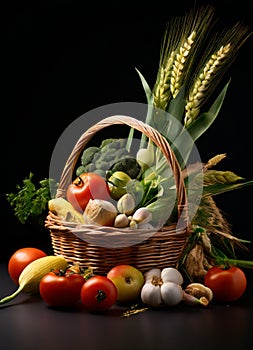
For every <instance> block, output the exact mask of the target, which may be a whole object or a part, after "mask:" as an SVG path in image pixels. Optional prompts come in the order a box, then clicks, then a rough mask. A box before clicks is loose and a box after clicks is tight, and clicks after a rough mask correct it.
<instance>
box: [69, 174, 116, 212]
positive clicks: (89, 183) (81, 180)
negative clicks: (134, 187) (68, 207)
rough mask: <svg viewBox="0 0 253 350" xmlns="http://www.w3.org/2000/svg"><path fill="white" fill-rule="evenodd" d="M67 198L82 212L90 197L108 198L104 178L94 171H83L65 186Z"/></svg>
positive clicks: (108, 193) (108, 194) (107, 189)
mask: <svg viewBox="0 0 253 350" xmlns="http://www.w3.org/2000/svg"><path fill="white" fill-rule="evenodd" d="M66 197H67V200H68V201H69V202H70V203H71V204H72V205H73V207H74V208H75V209H76V210H78V211H80V212H83V211H84V209H85V207H86V205H87V204H88V202H89V200H90V199H104V200H109V199H110V192H109V188H108V185H107V182H106V181H105V179H104V178H103V177H102V176H100V175H99V174H96V173H83V174H81V175H80V176H78V177H77V178H76V179H75V180H74V181H73V182H72V183H71V184H70V185H69V186H68V188H67V193H66Z"/></svg>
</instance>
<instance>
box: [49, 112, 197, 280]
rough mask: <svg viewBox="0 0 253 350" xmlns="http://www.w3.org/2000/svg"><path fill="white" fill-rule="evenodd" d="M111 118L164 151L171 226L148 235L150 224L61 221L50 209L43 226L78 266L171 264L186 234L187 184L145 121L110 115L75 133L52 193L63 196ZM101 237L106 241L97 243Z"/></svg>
mask: <svg viewBox="0 0 253 350" xmlns="http://www.w3.org/2000/svg"><path fill="white" fill-rule="evenodd" d="M115 124H120V125H126V126H128V127H132V128H134V129H135V130H137V131H140V132H141V133H144V134H145V135H146V136H147V137H148V138H149V139H151V140H152V141H153V142H154V143H155V144H156V146H157V147H159V148H160V150H161V151H162V152H163V154H164V156H165V157H166V159H167V161H168V164H169V166H170V167H171V169H172V171H173V174H174V178H175V185H176V189H177V207H178V221H177V222H175V223H174V224H171V225H169V226H163V227H162V228H161V229H159V230H158V231H157V232H155V233H154V234H152V235H150V233H149V232H148V230H141V229H130V228H127V229H118V228H114V227H105V226H92V225H84V224H82V225H80V224H76V223H73V222H65V221H62V220H61V219H60V218H59V217H57V216H55V215H54V214H53V213H51V212H49V214H48V216H47V218H46V221H45V226H46V227H47V228H48V229H49V231H50V235H51V242H52V247H53V250H54V254H55V255H60V254H61V255H63V256H64V257H65V258H66V259H67V260H68V261H69V262H71V263H77V264H79V265H80V266H82V267H90V268H92V269H93V270H94V272H95V273H97V274H106V273H107V272H108V271H109V270H110V268H112V267H113V266H116V265H119V264H130V265H133V266H135V267H137V268H138V269H140V270H141V271H142V272H145V271H147V270H148V269H150V268H153V267H157V268H164V267H168V266H171V267H175V266H176V265H177V263H178V260H179V258H180V256H181V254H182V251H183V249H184V247H185V244H186V243H187V240H188V237H189V234H190V224H189V220H188V211H187V196H186V190H185V186H184V180H183V178H182V173H181V169H180V166H179V164H178V162H177V160H176V157H175V155H174V153H173V151H172V149H171V147H170V145H169V143H168V142H167V141H166V139H165V138H164V137H163V136H161V134H160V133H159V132H158V131H157V130H155V129H154V128H152V127H150V126H149V125H147V124H145V123H143V122H141V121H139V120H137V119H135V118H131V117H125V116H112V117H108V118H105V119H103V120H102V121H100V122H98V123H97V124H95V125H93V126H92V127H91V128H89V129H88V130H87V131H86V132H85V133H84V134H83V135H82V136H81V137H80V138H79V140H78V142H77V143H76V145H75V147H74V149H73V151H72V152H71V154H70V156H69V158H68V160H67V162H66V165H65V167H64V170H63V172H62V176H61V179H60V183H59V187H58V191H57V194H56V197H63V198H65V193H66V189H67V187H68V185H69V184H70V183H71V182H72V176H73V173H74V169H75V167H76V164H77V161H78V160H79V158H80V155H81V153H82V152H83V150H84V149H85V146H86V145H87V143H88V141H89V140H90V139H91V138H92V137H93V136H94V135H95V134H96V133H97V132H98V131H100V130H102V129H103V128H106V127H109V126H112V125H115ZM140 237H141V239H140ZM128 239H131V245H128V244H125V243H126V242H127V240H128ZM134 240H136V243H134ZM101 242H105V244H102V245H101ZM108 242H110V244H108ZM113 242H117V245H116V246H114V244H113ZM119 242H122V244H119Z"/></svg>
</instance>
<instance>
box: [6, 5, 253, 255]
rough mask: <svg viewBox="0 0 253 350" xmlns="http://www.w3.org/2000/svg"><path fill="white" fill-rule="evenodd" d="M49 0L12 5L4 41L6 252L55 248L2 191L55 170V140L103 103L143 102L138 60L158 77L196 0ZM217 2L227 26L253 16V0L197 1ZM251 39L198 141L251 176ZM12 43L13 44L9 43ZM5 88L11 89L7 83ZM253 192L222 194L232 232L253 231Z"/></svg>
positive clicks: (205, 153) (206, 154)
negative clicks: (162, 55) (169, 34)
mask: <svg viewBox="0 0 253 350" xmlns="http://www.w3.org/2000/svg"><path fill="white" fill-rule="evenodd" d="M86 3H87V2H85V1H70V0H62V1H60V0H59V1H57V0H52V1H48V2H47V1H36V2H33V4H32V5H31V4H26V3H25V2H21V3H19V4H18V5H9V8H8V9H7V11H6V12H4V13H3V14H4V17H5V31H4V41H3V43H2V56H3V58H4V63H3V64H2V77H3V80H2V107H3V106H4V107H6V108H4V109H3V108H2V111H4V112H2V138H1V141H2V142H1V144H2V152H1V155H2V167H1V172H2V181H1V212H0V225H1V244H0V259H7V258H8V257H9V256H10V254H11V253H12V252H13V251H15V249H17V248H20V247H24V246H36V247H40V248H43V249H46V250H47V251H48V252H50V250H51V246H50V240H49V234H48V232H47V230H46V229H44V228H39V227H38V226H36V225H33V224H29V225H21V224H20V223H19V222H18V221H17V219H16V218H15V217H14V214H13V212H12V210H11V209H10V206H9V204H8V203H7V201H6V198H5V194H6V193H11V192H15V191H16V185H17V184H21V183H22V180H23V179H24V178H25V177H27V176H28V175H29V172H30V171H31V172H33V173H34V174H35V179H36V180H38V179H39V180H40V179H43V178H45V177H48V170H49V162H50V158H51V154H52V151H53V149H54V146H55V144H56V142H57V140H58V138H59V136H60V135H61V134H62V132H63V131H64V130H65V128H66V127H67V126H68V125H69V124H70V123H71V122H72V121H74V120H75V119H76V118H78V117H79V116H80V115H82V114H84V113H86V112H87V111H89V110H91V109H94V108H97V107H99V106H102V105H106V104H110V103H117V102H129V101H130V102H143V103H145V96H144V92H143V89H142V86H141V83H140V80H139V77H138V76H137V73H136V71H135V67H137V68H138V69H139V70H140V71H141V72H142V73H143V75H144V76H145V77H146V79H147V81H148V82H149V83H150V85H151V86H152V85H153V83H154V81H155V77H156V73H157V67H158V60H159V52H160V46H161V40H162V37H163V33H164V30H165V27H166V23H167V21H168V20H169V19H170V17H172V16H178V15H183V14H185V12H186V11H188V10H189V9H190V8H191V7H192V6H193V4H194V1H189V0H188V1H174V2H172V1H169V0H168V1H166V2H162V1H159V0H157V1H155V2H152V3H151V4H149V3H144V4H143V5H139V4H138V2H137V1H135V3H134V4H131V2H119V1H115V2H103V3H102V5H100V4H99V2H98V3H96V4H92V3H91V4H89V6H87V5H86ZM196 3H197V4H203V3H209V4H213V5H214V6H215V7H216V15H217V17H219V18H220V20H221V24H222V25H227V24H232V23H235V22H236V21H237V20H240V21H242V22H244V23H245V24H247V25H251V24H252V14H251V9H250V8H251V1H245V0H241V1H240V2H231V1H229V0H220V1H211V0H210V1H197V2H196ZM252 39H253V38H251V39H249V40H248V41H247V43H246V44H245V45H244V46H243V48H242V49H241V51H240V53H239V56H238V57H237V59H236V61H235V62H234V64H233V66H232V67H231V69H230V70H229V75H230V76H231V77H232V81H231V84H230V88H229V91H228V93H227V96H226V99H225V102H224V105H223V107H222V110H221V112H220V115H219V117H218V119H217V120H216V121H215V123H214V124H213V125H212V126H211V128H210V129H209V130H208V131H207V132H206V133H205V134H204V135H203V136H202V138H201V139H200V140H199V141H198V144H197V146H198V149H199V151H200V154H201V157H202V160H203V161H207V160H208V159H209V158H210V157H212V156H214V155H216V154H218V153H227V159H225V160H224V161H223V163H222V167H223V168H224V170H233V171H234V172H235V173H237V174H238V175H241V176H243V177H245V178H248V179H252V178H253V172H252V170H251V160H252V153H251V152H252V131H251V125H252V120H251V118H252V97H253V89H252V79H253V75H252V72H253V70H252V58H251V48H252V42H253V41H252ZM5 44H6V45H5ZM3 90H4V91H3ZM252 195H253V189H252V188H247V189H242V190H238V191H234V192H231V193H226V194H223V195H221V196H220V197H217V202H218V205H219V207H220V208H221V209H222V210H224V212H225V214H226V216H227V218H228V220H229V221H230V223H231V225H232V228H233V232H234V234H235V235H237V236H239V237H242V238H246V239H251V238H252V231H253V226H252V222H251V219H252V199H251V198H252Z"/></svg>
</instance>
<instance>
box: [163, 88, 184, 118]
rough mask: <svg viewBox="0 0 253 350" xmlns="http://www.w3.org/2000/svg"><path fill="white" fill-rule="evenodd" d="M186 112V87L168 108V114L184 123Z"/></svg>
mask: <svg viewBox="0 0 253 350" xmlns="http://www.w3.org/2000/svg"><path fill="white" fill-rule="evenodd" d="M184 110H185V87H184V86H183V87H182V88H181V89H180V91H179V93H178V94H177V96H176V97H175V98H173V99H172V100H171V101H170V103H169V106H168V108H167V112H168V113H169V114H171V115H173V117H174V118H176V119H177V120H178V121H180V122H182V120H183V115H184Z"/></svg>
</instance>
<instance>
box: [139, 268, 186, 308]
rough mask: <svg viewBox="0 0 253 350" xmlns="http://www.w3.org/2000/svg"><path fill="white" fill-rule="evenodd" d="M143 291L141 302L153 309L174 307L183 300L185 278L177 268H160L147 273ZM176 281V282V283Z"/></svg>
mask: <svg viewBox="0 0 253 350" xmlns="http://www.w3.org/2000/svg"><path fill="white" fill-rule="evenodd" d="M144 278H145V284H144V286H143V288H142V290H141V300H142V302H143V303H145V304H147V305H150V306H152V307H161V306H162V305H167V306H173V305H177V304H179V303H180V301H181V300H182V299H183V293H184V292H183V289H182V287H181V284H182V283H183V277H182V276H181V274H180V272H179V271H178V270H177V269H175V268H165V269H163V270H160V269H158V268H154V269H151V270H149V271H147V272H146V273H145V275H144ZM170 278H171V280H170ZM174 281H175V282H174Z"/></svg>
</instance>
